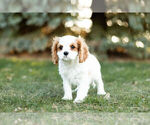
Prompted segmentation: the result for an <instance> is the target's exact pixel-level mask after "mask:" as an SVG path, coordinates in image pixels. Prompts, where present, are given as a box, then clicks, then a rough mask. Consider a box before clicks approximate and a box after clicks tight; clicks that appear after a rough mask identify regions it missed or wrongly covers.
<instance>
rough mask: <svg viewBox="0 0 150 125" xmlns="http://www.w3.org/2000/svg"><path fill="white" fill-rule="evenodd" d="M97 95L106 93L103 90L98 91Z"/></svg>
mask: <svg viewBox="0 0 150 125" xmlns="http://www.w3.org/2000/svg"><path fill="white" fill-rule="evenodd" d="M97 95H106V92H105V91H101V92H98V93H97Z"/></svg>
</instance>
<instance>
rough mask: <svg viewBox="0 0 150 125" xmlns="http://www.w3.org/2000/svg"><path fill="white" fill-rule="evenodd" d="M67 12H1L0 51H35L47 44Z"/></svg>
mask: <svg viewBox="0 0 150 125" xmlns="http://www.w3.org/2000/svg"><path fill="white" fill-rule="evenodd" d="M69 16H70V15H69V14H55V13H53V14H49V13H11V14H10V13H1V14H0V22H1V23H0V31H1V33H0V52H1V53H9V52H13V51H17V52H23V51H28V52H37V51H44V50H45V49H46V48H47V47H48V46H47V45H48V42H49V40H48V39H49V35H51V34H50V33H51V32H53V31H55V30H56V29H57V28H58V27H59V26H60V25H62V24H63V22H64V20H66V19H67V18H68V17H69Z"/></svg>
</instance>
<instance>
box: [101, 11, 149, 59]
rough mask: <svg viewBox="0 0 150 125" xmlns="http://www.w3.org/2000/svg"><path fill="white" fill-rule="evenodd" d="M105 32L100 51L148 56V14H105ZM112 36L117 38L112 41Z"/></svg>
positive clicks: (138, 56)
mask: <svg viewBox="0 0 150 125" xmlns="http://www.w3.org/2000/svg"><path fill="white" fill-rule="evenodd" d="M106 17H107V32H106V38H105V39H102V41H103V42H102V44H101V46H100V51H102V52H104V53H106V52H107V51H108V50H111V51H116V52H118V53H123V54H127V55H129V56H132V57H134V58H139V59H143V58H144V59H146V58H150V42H149V41H150V32H149V29H150V21H149V20H150V14H146V13H134V14H126V13H122V14H119V13H118V14H115V13H114V14H113V13H108V14H106ZM113 36H115V37H117V38H118V39H119V40H118V41H117V42H116V41H113Z"/></svg>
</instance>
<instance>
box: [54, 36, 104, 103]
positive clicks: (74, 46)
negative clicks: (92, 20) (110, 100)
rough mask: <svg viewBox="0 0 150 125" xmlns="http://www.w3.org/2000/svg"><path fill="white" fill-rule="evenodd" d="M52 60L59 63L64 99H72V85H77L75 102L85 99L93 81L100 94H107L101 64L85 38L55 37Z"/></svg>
mask: <svg viewBox="0 0 150 125" xmlns="http://www.w3.org/2000/svg"><path fill="white" fill-rule="evenodd" d="M52 60H53V62H54V64H57V63H58V64H59V74H60V76H61V78H62V80H63V88H64V97H63V98H62V99H63V100H72V89H71V86H72V85H77V96H76V98H75V100H74V103H81V102H83V101H84V99H85V97H86V96H87V94H88V90H89V88H90V84H92V83H96V85H97V94H98V95H105V94H106V92H105V90H104V84H103V81H102V76H101V72H100V64H99V62H98V60H97V59H96V57H95V56H94V55H92V54H90V52H89V50H88V46H87V44H86V43H85V41H84V39H83V38H81V37H75V36H70V35H66V36H63V37H55V38H54V42H53V46H52Z"/></svg>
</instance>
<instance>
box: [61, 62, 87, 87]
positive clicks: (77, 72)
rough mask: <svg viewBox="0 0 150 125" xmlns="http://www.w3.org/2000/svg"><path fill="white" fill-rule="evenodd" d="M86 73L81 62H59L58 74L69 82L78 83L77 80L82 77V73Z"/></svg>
mask: <svg viewBox="0 0 150 125" xmlns="http://www.w3.org/2000/svg"><path fill="white" fill-rule="evenodd" d="M86 73H87V70H86V68H84V65H83V64H79V63H77V62H70V63H68V62H67V63H66V62H60V63H59V74H60V75H61V77H62V79H66V80H68V81H69V83H71V84H74V85H78V83H79V81H80V80H81V79H82V77H83V74H84V75H85V74H86Z"/></svg>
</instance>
